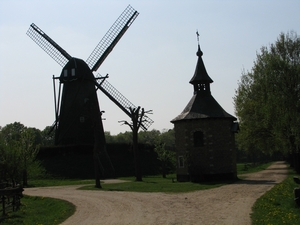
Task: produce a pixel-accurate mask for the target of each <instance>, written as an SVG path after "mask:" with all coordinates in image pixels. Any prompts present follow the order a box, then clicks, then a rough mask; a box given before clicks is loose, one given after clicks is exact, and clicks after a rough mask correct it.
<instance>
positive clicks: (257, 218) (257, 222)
mask: <svg viewBox="0 0 300 225" xmlns="http://www.w3.org/2000/svg"><path fill="white" fill-rule="evenodd" d="M295 175H296V174H295V172H293V171H290V172H289V176H288V178H287V179H285V180H284V181H283V182H282V183H280V184H277V185H275V186H274V187H273V188H272V189H271V190H270V191H268V192H267V193H265V194H264V195H263V196H262V197H261V198H259V199H258V200H257V201H256V202H255V204H254V206H253V208H252V210H253V213H252V215H251V219H252V224H253V225H264V224H273V225H277V224H278V225H282V224H291V225H294V224H299V221H300V208H299V207H298V206H297V205H296V203H295V202H294V193H293V190H294V188H295V187H299V185H297V184H296V183H295V182H294V181H293V176H295Z"/></svg>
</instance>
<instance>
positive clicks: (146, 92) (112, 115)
mask: <svg viewBox="0 0 300 225" xmlns="http://www.w3.org/2000/svg"><path fill="white" fill-rule="evenodd" d="M128 4H130V5H131V6H132V7H134V8H135V9H136V10H137V11H138V12H139V13H140V15H139V16H138V17H137V19H136V20H135V22H134V23H133V24H132V26H131V27H130V28H129V30H128V31H127V32H126V33H125V35H124V36H123V38H122V39H121V40H120V42H119V43H118V44H117V46H116V47H115V48H114V50H113V51H112V52H111V54H110V55H109V56H108V57H107V59H106V60H105V61H104V63H103V64H102V65H101V67H100V68H99V69H98V71H97V72H99V73H101V74H102V75H105V74H107V73H108V74H109V76H110V77H109V79H108V81H109V82H110V83H111V84H112V85H113V86H114V87H115V88H117V89H118V90H119V91H120V92H121V93H122V94H123V95H124V96H126V97H127V98H128V99H129V100H130V101H131V102H132V103H134V104H135V105H136V106H139V105H140V106H142V107H144V108H145V109H146V110H150V109H151V110H153V115H149V117H151V118H152V119H153V120H154V124H153V125H152V126H151V127H150V130H151V129H158V130H162V129H170V128H173V124H171V123H170V120H172V119H173V118H174V117H176V116H177V115H178V114H180V113H181V112H182V110H183V109H184V108H185V106H186V105H187V103H188V102H189V100H190V98H191V97H192V95H193V87H192V85H191V84H189V81H190V79H191V78H192V76H193V74H194V71H195V66H196V62H197V57H196V51H197V38H196V31H197V30H198V32H199V34H200V45H201V49H202V51H203V53H204V54H203V61H204V64H205V66H206V70H207V72H208V74H209V76H210V77H211V78H212V79H213V80H214V83H212V84H211V91H212V95H213V96H214V98H215V99H216V100H217V101H218V102H219V104H220V105H221V106H222V107H223V108H224V109H225V110H226V111H227V112H228V113H230V114H232V115H234V105H233V99H232V98H233V97H234V95H235V90H236V89H237V87H238V81H239V79H240V77H241V73H242V71H243V70H246V71H247V70H250V69H251V68H252V66H253V61H254V60H255V59H256V53H257V52H259V51H260V48H261V47H262V46H268V45H269V44H270V43H274V42H275V41H276V39H277V37H278V36H279V34H280V33H281V32H284V33H286V32H288V31H290V30H294V31H296V32H297V33H298V34H299V32H300V23H299V21H300V0H281V1H279V0H251V1H250V0H247V1H246V0H244V1H243V0H231V1H229V0H228V1H226V0H207V1H201V0H185V1H182V0H144V1H142V0H132V1H124V0H122V1H121V0H119V1H117V0H109V1H101V0H84V1H83V0H72V1H71V0H51V1H50V0H43V1H41V0H26V1H24V0H0V37H1V38H0V40H1V41H0V126H5V125H6V124H9V123H13V122H15V121H17V122H21V123H22V124H24V125H25V126H28V127H36V128H39V129H41V130H43V129H44V128H45V127H46V126H49V125H51V124H52V123H53V121H54V119H55V116H54V97H53V84H52V76H53V75H55V76H59V75H60V73H61V69H62V68H61V67H60V66H59V65H58V64H57V63H56V62H55V61H54V60H53V59H52V58H50V56H48V55H47V54H46V53H45V52H44V51H43V50H42V49H41V48H40V47H39V46H38V45H37V44H35V43H34V42H33V41H32V40H31V39H30V38H29V37H28V36H27V35H26V31H27V30H28V28H29V25H30V24H31V23H35V24H36V25H37V26H39V27H40V28H41V29H42V30H43V31H44V32H45V33H46V34H48V35H49V36H50V37H51V38H52V39H53V40H54V41H56V42H57V43H58V44H59V45H60V46H61V47H62V48H64V49H65V50H66V51H67V52H68V53H69V54H70V55H71V56H74V57H77V58H81V59H83V60H86V59H87V58H88V56H89V55H90V53H91V52H92V51H93V49H94V48H95V47H96V45H97V44H98V42H99V41H100V40H101V38H102V37H103V36H104V35H105V33H106V31H107V30H108V29H109V28H110V26H111V25H112V24H113V23H114V21H115V20H116V19H117V18H118V16H119V15H120V14H121V13H122V12H123V10H124V9H125V8H126V6H127V5H128ZM98 98H99V102H100V107H101V110H104V111H105V114H104V118H106V120H104V121H103V124H104V128H105V130H106V131H110V132H111V133H112V134H118V133H119V132H124V131H129V127H128V126H124V125H123V126H122V125H121V124H120V123H118V121H119V120H129V118H128V117H127V115H125V114H124V113H123V112H122V111H121V110H120V109H119V108H118V107H117V106H115V105H114V103H112V102H111V101H110V100H109V99H108V98H107V97H106V96H105V95H104V94H103V93H101V92H100V91H99V92H98Z"/></svg>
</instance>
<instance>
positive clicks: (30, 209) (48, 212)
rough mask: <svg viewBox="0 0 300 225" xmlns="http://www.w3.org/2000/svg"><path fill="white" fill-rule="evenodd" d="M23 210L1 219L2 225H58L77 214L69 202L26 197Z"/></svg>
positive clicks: (22, 201)
mask: <svg viewBox="0 0 300 225" xmlns="http://www.w3.org/2000/svg"><path fill="white" fill-rule="evenodd" d="M21 204H22V205H21V208H20V210H19V211H17V212H10V213H8V215H7V216H6V217H4V218H2V217H0V224H1V225H2V224H3V225H11V224H14V225H20V224H24V225H25V224H26V225H35V224H42V225H48V224H49V225H50V224H51V225H56V224H60V223H62V222H63V221H65V220H66V219H67V218H68V217H70V216H71V215H72V214H73V213H74V212H75V206H74V205H73V204H72V203H70V202H67V201H63V200H59V199H53V198H44V197H31V196H26V195H25V196H24V197H23V198H22V199H21Z"/></svg>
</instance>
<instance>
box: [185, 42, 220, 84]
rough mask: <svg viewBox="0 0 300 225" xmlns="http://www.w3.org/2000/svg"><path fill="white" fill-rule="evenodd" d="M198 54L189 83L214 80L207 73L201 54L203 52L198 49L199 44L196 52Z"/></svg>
mask: <svg viewBox="0 0 300 225" xmlns="http://www.w3.org/2000/svg"><path fill="white" fill-rule="evenodd" d="M196 55H197V56H198V61H197V65H196V69H195V73H194V76H193V77H192V79H191V80H190V83H191V84H199V83H212V82H214V81H213V80H212V79H211V78H210V77H209V76H208V74H207V72H206V69H205V66H204V63H203V60H202V55H203V52H202V51H201V49H200V45H199V44H198V51H197V53H196Z"/></svg>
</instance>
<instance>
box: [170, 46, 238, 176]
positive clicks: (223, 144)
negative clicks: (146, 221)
mask: <svg viewBox="0 0 300 225" xmlns="http://www.w3.org/2000/svg"><path fill="white" fill-rule="evenodd" d="M196 55H197V57H198V61H197V65H196V69H195V73H194V76H193V77H192V79H191V80H190V84H192V85H193V92H194V94H193V97H192V98H191V100H190V101H189V103H188V104H187V106H186V107H185V108H184V110H183V112H182V113H181V114H180V115H178V116H177V117H176V118H174V119H173V120H172V121H171V123H173V124H174V130H175V145H176V155H177V180H178V181H193V182H201V181H217V180H225V179H236V175H237V169H236V147H235V133H236V132H237V131H238V123H237V122H236V120H237V119H236V118H235V117H234V116H232V115H230V114H228V113H227V112H226V111H225V110H224V109H223V108H222V107H221V106H220V105H219V104H218V102H217V101H216V100H215V99H214V97H213V96H212V94H211V91H210V84H211V83H212V82H213V80H212V79H211V78H210V77H209V75H208V74H207V72H206V69H205V66H204V63H203V60H202V55H203V52H202V51H201V49H200V44H199V42H198V51H197V54H196Z"/></svg>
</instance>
